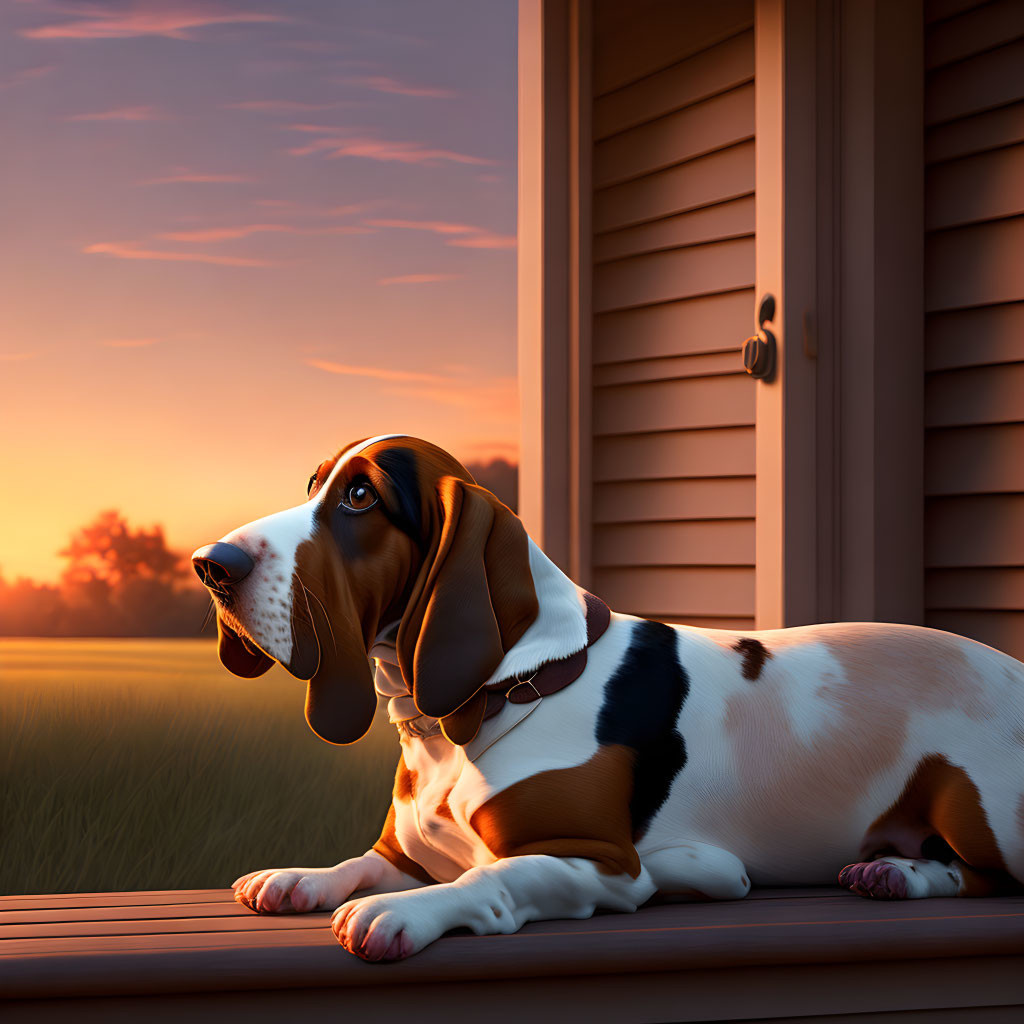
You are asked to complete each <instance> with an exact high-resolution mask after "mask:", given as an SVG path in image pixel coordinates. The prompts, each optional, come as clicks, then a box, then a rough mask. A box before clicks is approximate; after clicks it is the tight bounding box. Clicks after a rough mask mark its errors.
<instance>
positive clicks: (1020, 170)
mask: <svg viewBox="0 0 1024 1024" xmlns="http://www.w3.org/2000/svg"><path fill="white" fill-rule="evenodd" d="M927 9H929V10H931V11H932V13H934V9H935V4H934V3H933V4H930V5H929V8H927ZM925 51H926V57H927V59H926V63H927V66H928V68H929V70H928V73H927V76H926V83H925V112H926V123H927V124H928V125H929V126H930V127H927V128H926V132H925V153H926V166H925V226H926V230H927V233H926V236H925V310H926V317H925V369H926V373H925V428H926V429H925V520H924V526H925V531H924V532H925V621H926V623H928V624H929V625H932V626H935V627H937V628H940V629H948V630H950V631H952V632H955V633H961V634H963V635H965V636H972V637H974V638H976V639H978V640H980V641H982V642H983V643H989V644H991V645H992V646H994V647H997V648H999V649H1000V650H1005V651H1006V652H1007V653H1009V654H1012V655H1014V656H1015V657H1018V658H1024V634H1022V633H1021V631H1020V629H1019V627H1020V625H1021V624H1022V620H1024V4H1022V3H1020V2H1019V0H1018V2H1014V3H1011V2H1007V0H992V2H990V3H986V4H982V5H972V6H970V7H969V8H965V9H957V10H952V9H947V10H946V11H945V13H944V15H943V17H942V19H941V20H936V21H934V22H933V23H931V24H930V25H929V26H928V27H927V28H926V33H925ZM1015 627H1017V628H1016V630H1015Z"/></svg>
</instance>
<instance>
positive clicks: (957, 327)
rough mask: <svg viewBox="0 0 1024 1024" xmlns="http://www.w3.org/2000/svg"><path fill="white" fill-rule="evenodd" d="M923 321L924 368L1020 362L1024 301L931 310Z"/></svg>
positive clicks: (1023, 348)
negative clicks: (932, 312)
mask: <svg viewBox="0 0 1024 1024" xmlns="http://www.w3.org/2000/svg"><path fill="white" fill-rule="evenodd" d="M926 325H927V330H926V337H927V343H926V347H925V368H926V369H927V370H928V371H933V370H953V369H957V368H958V367H962V366H985V365H988V364H991V363H1015V362H1018V361H1022V362H1024V302H1007V303H1003V304H1000V305H997V306H979V307H978V308H976V309H961V310H955V311H952V312H948V313H934V314H932V315H931V316H929V317H928V318H927V321H926Z"/></svg>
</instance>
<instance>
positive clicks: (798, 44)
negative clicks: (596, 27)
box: [756, 0, 923, 628]
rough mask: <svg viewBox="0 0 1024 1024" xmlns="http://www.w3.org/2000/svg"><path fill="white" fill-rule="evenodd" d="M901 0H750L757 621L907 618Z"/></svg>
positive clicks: (914, 378)
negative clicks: (759, 342)
mask: <svg viewBox="0 0 1024 1024" xmlns="http://www.w3.org/2000/svg"><path fill="white" fill-rule="evenodd" d="M922 39H923V32H922V18H921V9H920V3H919V2H918V0H910V2H908V3H901V4H887V3H884V2H882V0H856V2H854V0H757V7H756V53H757V69H756V88H757V115H756V132H757V253H758V255H757V293H758V299H760V297H761V296H762V295H764V294H765V293H771V294H773V295H774V296H775V298H776V303H777V315H776V320H775V322H774V323H773V324H772V325H771V326H772V329H773V330H774V331H775V333H776V336H777V338H778V341H779V353H778V371H777V374H776V376H775V379H774V380H772V381H770V382H767V383H761V384H759V385H758V398H757V624H758V627H759V628H772V627H778V626H791V625H797V624H800V623H804V622H814V621H828V620H836V619H882V620H894V621H903V622H920V621H921V618H922V614H923V607H922V604H923V602H922V564H923V563H922V558H923V556H922V539H921V538H922V503H923V480H922V472H923V471H922V461H923V460H922V451H923V448H922V445H923V351H922V350H923V313H922V309H923V283H922V282H923V277H922V273H923V269H922V268H923V262H922V245H923V242H922V239H923V217H922V206H923V204H922V194H923V189H922V183H921V179H922V133H923V119H922V102H923V101H922V82H923V57H922Z"/></svg>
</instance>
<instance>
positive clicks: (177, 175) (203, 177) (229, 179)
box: [139, 170, 255, 185]
mask: <svg viewBox="0 0 1024 1024" xmlns="http://www.w3.org/2000/svg"><path fill="white" fill-rule="evenodd" d="M253 181H255V178H247V177H246V176H245V175H242V174H201V173H199V172H196V171H186V170H180V171H175V172H173V173H171V174H165V175H164V176H163V177H161V178H148V179H147V180H146V181H140V182H139V184H140V185H174V184H178V183H182V182H184V183H192V184H204V183H205V184H213V185H244V184H249V183H251V182H253Z"/></svg>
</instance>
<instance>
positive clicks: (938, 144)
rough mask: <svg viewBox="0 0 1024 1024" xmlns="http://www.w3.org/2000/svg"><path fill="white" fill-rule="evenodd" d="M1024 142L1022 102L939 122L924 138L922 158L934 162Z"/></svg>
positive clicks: (1023, 103) (1023, 108)
mask: <svg viewBox="0 0 1024 1024" xmlns="http://www.w3.org/2000/svg"><path fill="white" fill-rule="evenodd" d="M1017 142H1024V102H1020V103H1011V104H1009V105H1008V106H1005V107H997V108H996V109H995V110H989V111H987V112H986V113H984V114H978V115H976V116H975V117H965V118H961V119H960V120H959V121H951V122H949V124H943V125H939V126H938V127H936V128H933V129H932V130H931V131H929V132H928V135H927V137H926V138H925V145H924V150H925V160H926V161H927V162H928V163H937V162H938V161H940V160H953V159H956V158H957V157H961V156H970V155H971V154H972V153H983V152H985V151H986V150H989V149H1000V148H1001V147H1003V146H1012V145H1014V144H1015V143H1017Z"/></svg>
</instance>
